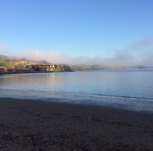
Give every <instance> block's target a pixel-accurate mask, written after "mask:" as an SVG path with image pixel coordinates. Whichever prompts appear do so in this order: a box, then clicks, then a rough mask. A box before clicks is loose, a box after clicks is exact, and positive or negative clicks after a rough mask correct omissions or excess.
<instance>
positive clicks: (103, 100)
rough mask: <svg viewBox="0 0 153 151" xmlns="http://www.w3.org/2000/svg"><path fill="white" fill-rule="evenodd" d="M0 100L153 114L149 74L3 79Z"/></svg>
mask: <svg viewBox="0 0 153 151" xmlns="http://www.w3.org/2000/svg"><path fill="white" fill-rule="evenodd" d="M0 97H12V98H26V99H29V98H30V99H41V100H48V101H64V102H70V103H84V104H94V105H109V106H114V107H119V108H126V109H134V110H147V111H153V70H117V71H78V72H61V73H39V74H12V75H3V76H0Z"/></svg>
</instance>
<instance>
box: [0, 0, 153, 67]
mask: <svg viewBox="0 0 153 151" xmlns="http://www.w3.org/2000/svg"><path fill="white" fill-rule="evenodd" d="M152 18H153V0H0V54H1V55H7V56H19V57H26V58H27V59H32V60H46V61H48V62H50V63H65V64H69V65H74V64H76V65H79V64H88V65H95V64H97V65H105V66H106V65H114V66H119V65H123V66H131V65H147V66H153V59H152V58H153V19H152Z"/></svg>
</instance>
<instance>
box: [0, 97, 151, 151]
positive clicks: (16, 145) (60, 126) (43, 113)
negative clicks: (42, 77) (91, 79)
mask: <svg viewBox="0 0 153 151" xmlns="http://www.w3.org/2000/svg"><path fill="white" fill-rule="evenodd" d="M29 150H30V151H91V150H92V151H98V150H99V151H101V150H102V151H105V150H107V151H108V150H110V151H111V150H113V151H115V150H123V151H126V150H128V151H130V150H138V151H140V150H150V151H152V150H153V114H151V113H150V114H149V113H142V112H133V111H126V110H119V109H113V108H108V107H98V106H88V105H74V104H66V103H52V102H45V101H32V100H17V99H8V98H5V99H4V98H0V151H29Z"/></svg>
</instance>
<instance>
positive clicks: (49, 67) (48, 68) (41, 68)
mask: <svg viewBox="0 0 153 151" xmlns="http://www.w3.org/2000/svg"><path fill="white" fill-rule="evenodd" d="M26 68H29V69H33V70H34V71H48V72H51V71H54V70H55V66H54V65H48V64H37V65H27V66H26Z"/></svg>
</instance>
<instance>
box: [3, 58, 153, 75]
mask: <svg viewBox="0 0 153 151" xmlns="http://www.w3.org/2000/svg"><path fill="white" fill-rule="evenodd" d="M34 66H35V67H34ZM49 66H50V67H49ZM2 67H3V68H6V70H10V69H21V70H22V69H29V70H30V69H33V70H34V71H24V72H23V70H22V71H19V70H18V71H17V70H16V71H15V70H14V71H13V70H12V71H13V72H16V73H29V72H33V73H39V72H52V71H53V72H63V71H86V70H132V69H134V70H137V69H153V67H152V66H143V65H138V66H122V65H121V66H103V65H91V66H90V65H71V66H69V65H65V64H50V63H48V62H47V61H45V60H41V61H30V60H27V59H26V58H17V57H8V56H4V55H0V68H2ZM3 72H4V73H6V71H1V70H0V73H3ZM13 72H11V73H13ZM7 73H8V72H7ZM9 73H10V71H9Z"/></svg>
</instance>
